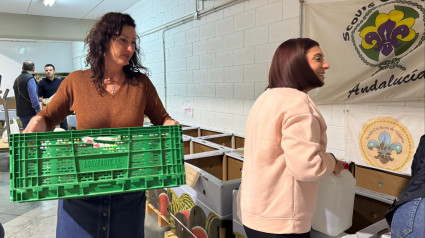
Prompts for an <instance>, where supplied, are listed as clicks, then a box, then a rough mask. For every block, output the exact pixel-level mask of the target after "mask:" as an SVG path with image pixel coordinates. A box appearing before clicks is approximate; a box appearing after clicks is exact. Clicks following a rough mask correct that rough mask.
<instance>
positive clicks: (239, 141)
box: [233, 135, 245, 149]
mask: <svg viewBox="0 0 425 238" xmlns="http://www.w3.org/2000/svg"><path fill="white" fill-rule="evenodd" d="M233 138H234V141H235V145H234V147H233V148H234V149H239V148H244V144H245V138H244V137H242V136H237V135H234V136H233Z"/></svg>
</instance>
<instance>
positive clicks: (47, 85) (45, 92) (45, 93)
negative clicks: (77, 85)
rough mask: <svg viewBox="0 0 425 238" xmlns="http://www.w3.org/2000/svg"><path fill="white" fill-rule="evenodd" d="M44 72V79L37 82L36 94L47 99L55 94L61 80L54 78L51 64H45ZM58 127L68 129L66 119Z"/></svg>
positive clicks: (54, 71) (53, 69) (53, 68)
mask: <svg viewBox="0 0 425 238" xmlns="http://www.w3.org/2000/svg"><path fill="white" fill-rule="evenodd" d="M44 72H45V74H46V77H45V78H43V79H41V80H40V82H38V85H37V92H38V96H39V97H42V98H44V99H48V98H50V97H51V96H53V95H54V94H55V93H56V91H57V90H58V88H59V86H60V85H61V83H62V80H60V79H58V78H55V73H56V70H55V66H54V65H53V64H46V66H44ZM60 127H61V128H62V129H64V130H67V129H68V123H67V121H66V118H65V120H63V121H62V122H61V123H60Z"/></svg>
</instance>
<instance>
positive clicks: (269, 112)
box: [240, 38, 343, 238]
mask: <svg viewBox="0 0 425 238" xmlns="http://www.w3.org/2000/svg"><path fill="white" fill-rule="evenodd" d="M329 67H330V66H329V64H328V63H327V62H326V61H325V59H324V54H323V52H322V50H321V49H320V47H319V44H318V43H317V42H316V41H314V40H311V39H308V38H298V39H290V40H287V41H285V42H284V43H282V44H281V45H280V46H279V47H278V48H277V50H276V52H275V54H274V56H273V60H272V63H271V67H270V72H269V84H268V87H267V89H266V91H264V92H263V93H262V94H261V95H260V96H259V97H258V99H257V100H256V102H255V103H254V105H253V106H252V108H251V112H250V114H249V116H248V121H247V126H246V130H245V152H244V164H243V172H242V184H241V188H240V208H241V214H240V215H241V221H242V223H243V225H244V227H245V231H246V233H247V235H248V237H249V238H251V237H262V238H267V237H310V229H311V218H312V216H313V213H314V209H315V206H316V197H317V189H318V180H319V179H320V178H321V177H323V176H326V175H328V174H330V173H332V172H334V173H335V174H338V173H339V172H340V171H341V170H342V169H343V165H342V162H340V161H338V160H336V159H335V157H334V156H333V155H332V154H330V153H327V152H326V151H325V150H326V143H327V139H326V123H325V120H324V119H323V116H322V115H321V114H320V112H319V110H318V108H317V106H316V105H315V104H314V102H313V101H312V100H311V98H310V97H309V96H308V95H307V92H308V91H309V90H311V89H314V88H317V87H321V86H323V84H324V79H325V77H324V75H325V70H327V69H329Z"/></svg>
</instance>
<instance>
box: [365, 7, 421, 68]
mask: <svg viewBox="0 0 425 238" xmlns="http://www.w3.org/2000/svg"><path fill="white" fill-rule="evenodd" d="M414 24H415V19H414V18H413V17H408V18H405V15H404V13H403V12H402V11H399V10H392V11H391V12H390V13H388V14H385V13H381V14H379V15H378V16H377V17H376V18H375V26H368V27H365V28H364V29H363V30H362V31H361V32H360V37H362V38H363V39H362V46H363V48H364V49H365V50H370V49H372V50H374V51H376V52H381V53H382V54H383V55H385V56H388V55H389V54H391V52H393V50H395V49H397V48H399V47H402V46H403V42H409V41H412V40H414V39H415V38H416V32H415V31H414V30H413V29H412V26H413V25H414ZM405 50H407V48H406V49H404V50H401V52H398V51H396V52H395V53H396V55H399V54H401V53H403V52H404V51H405ZM375 60H377V59H375Z"/></svg>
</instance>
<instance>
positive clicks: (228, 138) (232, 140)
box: [198, 133, 245, 149]
mask: <svg viewBox="0 0 425 238" xmlns="http://www.w3.org/2000/svg"><path fill="white" fill-rule="evenodd" d="M198 139H202V140H206V141H209V142H212V143H215V144H218V145H222V146H226V147H229V148H232V149H240V148H243V147H244V142H245V139H244V138H243V137H239V136H235V135H234V134H231V133H222V134H216V135H210V136H201V137H198Z"/></svg>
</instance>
